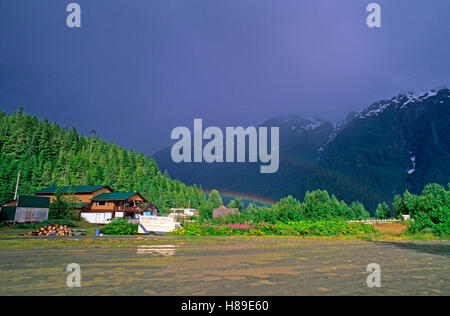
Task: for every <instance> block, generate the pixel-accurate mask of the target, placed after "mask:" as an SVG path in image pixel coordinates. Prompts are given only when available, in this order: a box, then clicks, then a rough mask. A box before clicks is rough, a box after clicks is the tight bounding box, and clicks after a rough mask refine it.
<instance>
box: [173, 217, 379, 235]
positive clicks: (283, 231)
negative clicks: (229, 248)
mask: <svg viewBox="0 0 450 316" xmlns="http://www.w3.org/2000/svg"><path fill="white" fill-rule="evenodd" d="M375 232H376V230H375V228H374V227H373V226H371V225H368V224H363V223H346V222H343V221H299V222H289V223H282V222H280V223H276V224H270V223H257V224H248V223H243V224H211V223H195V222H194V223H186V224H185V225H184V226H183V228H180V229H177V230H175V231H173V232H171V233H170V234H171V235H177V236H236V235H238V236H358V235H363V234H368V233H375Z"/></svg>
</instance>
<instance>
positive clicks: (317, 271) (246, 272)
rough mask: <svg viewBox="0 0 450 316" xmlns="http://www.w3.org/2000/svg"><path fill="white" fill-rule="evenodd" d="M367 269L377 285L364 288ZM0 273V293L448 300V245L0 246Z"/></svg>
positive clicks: (268, 241) (292, 241) (220, 241)
mask: <svg viewBox="0 0 450 316" xmlns="http://www.w3.org/2000/svg"><path fill="white" fill-rule="evenodd" d="M165 242H166V243H165ZM69 263H77V264H79V265H80V267H81V287H80V288H69V287H67V284H66V278H67V276H68V275H69V273H70V272H67V271H66V268H67V265H68V264H69ZM371 263H376V264H378V265H379V266H380V267H381V284H380V285H381V287H379V288H370V287H368V285H367V277H368V276H369V274H370V272H367V265H369V264H371ZM0 267H1V268H0V295H19V294H21V295H119V294H124V295H450V289H449V284H450V274H449V268H450V242H449V241H421V242H369V241H348V240H341V241H339V240H305V239H299V238H251V239H250V238H245V239H241V238H212V239H211V240H209V241H207V242H205V241H202V242H200V241H198V242H196V241H194V240H184V241H183V240H178V241H175V240H171V239H167V240H164V239H162V240H159V241H158V242H156V241H152V240H148V242H146V244H144V245H139V246H134V247H124V248H72V249H44V248H25V249H0Z"/></svg>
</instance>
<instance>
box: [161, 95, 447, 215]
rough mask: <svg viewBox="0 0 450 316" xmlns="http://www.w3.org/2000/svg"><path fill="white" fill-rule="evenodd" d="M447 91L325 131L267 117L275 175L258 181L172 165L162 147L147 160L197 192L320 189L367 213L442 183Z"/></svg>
mask: <svg viewBox="0 0 450 316" xmlns="http://www.w3.org/2000/svg"><path fill="white" fill-rule="evenodd" d="M449 99H450V93H449V89H448V88H440V89H433V90H427V91H423V92H419V93H412V92H411V93H407V94H398V95H397V96H394V97H392V98H391V99H389V100H380V101H378V102H375V103H372V104H371V105H370V106H368V107H367V108H365V109H363V110H362V111H360V112H352V113H350V114H348V115H347V117H346V119H344V120H343V121H340V122H338V123H337V124H332V123H331V122H329V121H326V120H314V119H313V120H309V119H305V118H301V117H299V116H288V117H274V118H271V119H269V120H267V121H266V122H264V123H262V124H261V125H260V126H267V127H270V126H278V127H279V128H280V168H279V171H278V172H277V173H276V174H273V175H260V174H259V172H258V169H257V168H256V165H255V164H251V163H245V164H212V165H210V164H206V163H202V164H174V163H172V162H171V160H170V149H169V148H167V149H165V150H163V151H161V152H158V153H157V154H155V155H154V158H155V160H156V161H157V162H158V165H159V166H160V167H161V169H162V170H165V169H166V170H168V172H169V173H170V174H171V175H172V176H173V177H176V178H178V179H180V180H182V181H184V182H187V183H189V184H193V183H196V184H198V185H202V187H204V188H209V189H212V188H216V189H219V190H224V191H232V192H242V193H244V194H252V195H257V194H260V195H263V196H265V197H268V198H272V199H275V200H276V199H279V198H281V197H283V196H286V195H293V196H295V197H297V198H303V196H304V193H305V192H306V191H308V190H314V189H326V190H328V191H329V192H331V193H333V194H335V195H336V196H337V197H338V198H339V199H343V200H345V201H353V200H359V201H361V202H363V203H364V204H365V205H367V206H368V207H369V209H371V211H372V212H373V211H374V207H375V206H376V204H377V203H378V202H382V201H391V200H392V198H393V196H394V194H396V193H399V192H403V191H404V190H405V189H408V190H411V191H413V192H418V191H419V190H420V189H421V188H422V187H423V185H424V184H426V183H429V182H438V183H441V184H446V183H448V182H449V180H450V172H449V168H448V166H450V139H449V135H450V130H449V127H448V126H450V112H449V109H450V108H449V107H448V105H450V100H449Z"/></svg>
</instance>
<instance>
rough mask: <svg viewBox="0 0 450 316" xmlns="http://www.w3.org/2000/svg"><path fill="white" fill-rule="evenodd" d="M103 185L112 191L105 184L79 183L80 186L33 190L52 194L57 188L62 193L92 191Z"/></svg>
mask: <svg viewBox="0 0 450 316" xmlns="http://www.w3.org/2000/svg"><path fill="white" fill-rule="evenodd" d="M105 187H106V188H108V189H109V190H110V191H112V190H111V188H110V187H108V186H107V185H81V186H65V187H57V186H52V187H47V188H44V189H41V190H39V191H36V192H34V194H54V193H56V192H57V191H58V189H59V190H60V191H61V192H64V193H67V192H72V193H92V192H94V191H97V190H99V189H102V188H105Z"/></svg>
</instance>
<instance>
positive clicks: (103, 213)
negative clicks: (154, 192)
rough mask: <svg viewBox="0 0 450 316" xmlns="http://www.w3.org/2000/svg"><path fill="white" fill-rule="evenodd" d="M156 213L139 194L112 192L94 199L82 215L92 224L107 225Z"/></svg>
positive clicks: (83, 210)
mask: <svg viewBox="0 0 450 316" xmlns="http://www.w3.org/2000/svg"><path fill="white" fill-rule="evenodd" d="M155 211H156V208H155V207H154V206H151V205H150V206H149V205H148V201H147V200H146V199H145V198H144V197H143V196H142V195H141V194H140V193H139V192H112V193H102V194H100V195H97V196H95V197H93V198H92V199H91V202H90V203H89V205H86V206H83V208H82V209H81V213H80V215H81V217H83V218H85V219H86V220H87V221H88V222H90V223H96V224H105V223H108V222H109V221H110V220H111V219H114V218H127V219H137V217H138V216H139V215H142V214H144V213H145V212H155Z"/></svg>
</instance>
